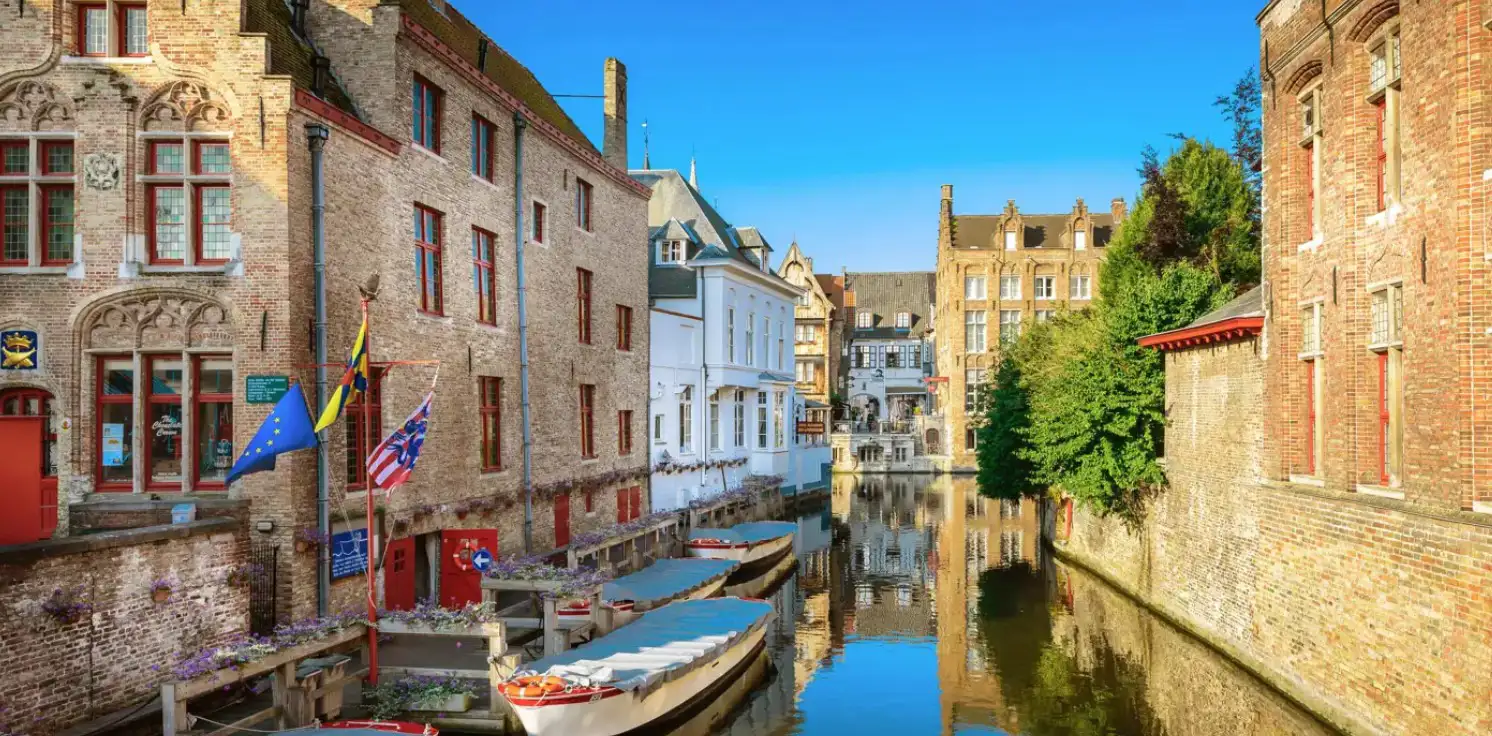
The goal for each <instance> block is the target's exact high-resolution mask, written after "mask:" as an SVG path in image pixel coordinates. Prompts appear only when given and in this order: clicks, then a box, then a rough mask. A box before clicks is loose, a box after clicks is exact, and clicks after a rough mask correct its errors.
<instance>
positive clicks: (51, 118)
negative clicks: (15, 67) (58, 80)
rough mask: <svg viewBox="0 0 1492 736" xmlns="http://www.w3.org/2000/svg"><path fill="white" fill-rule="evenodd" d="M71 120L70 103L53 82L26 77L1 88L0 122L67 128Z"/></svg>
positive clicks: (15, 124)
mask: <svg viewBox="0 0 1492 736" xmlns="http://www.w3.org/2000/svg"><path fill="white" fill-rule="evenodd" d="M72 120H73V108H72V105H71V104H69V103H68V102H67V98H66V97H65V96H63V95H62V94H61V93H60V92H58V91H57V88H56V87H55V86H53V85H50V84H47V83H45V82H38V81H35V80H27V81H24V82H17V83H16V84H13V85H11V86H10V87H8V88H6V89H5V90H4V91H0V125H4V126H5V127H11V128H24V129H26V130H59V129H63V128H67V127H70V126H71V125H72Z"/></svg>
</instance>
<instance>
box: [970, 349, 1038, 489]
mask: <svg viewBox="0 0 1492 736" xmlns="http://www.w3.org/2000/svg"><path fill="white" fill-rule="evenodd" d="M981 395H987V396H988V398H987V399H985V400H984V402H983V403H984V406H983V407H981V409H982V413H983V416H984V421H985V424H984V426H983V428H982V429H981V431H980V434H981V436H980V442H979V446H978V449H976V450H975V457H976V459H977V460H978V463H979V487H980V488H981V489H987V491H986V495H989V496H993V497H995V498H1020V497H1021V496H1023V495H1025V494H1027V493H1029V492H1030V491H1031V462H1030V461H1029V460H1027V459H1026V457H1025V456H1024V455H1022V454H1021V453H1020V449H1021V447H1022V444H1023V436H1024V433H1025V431H1026V428H1027V427H1029V426H1030V423H1031V421H1030V411H1029V407H1028V405H1027V402H1026V390H1025V389H1024V388H1022V387H1021V385H1020V368H1018V367H1016V363H1015V359H1014V358H1013V357H1006V358H1005V359H1003V360H1001V361H1000V367H999V368H998V369H997V370H996V372H995V379H994V381H993V382H992V383H991V384H989V385H986V386H985V387H984V389H983V390H982V391H981Z"/></svg>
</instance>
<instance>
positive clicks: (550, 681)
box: [502, 675, 565, 698]
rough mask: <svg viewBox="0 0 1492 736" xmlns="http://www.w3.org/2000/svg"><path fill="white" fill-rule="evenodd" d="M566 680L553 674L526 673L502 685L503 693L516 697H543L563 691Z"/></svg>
mask: <svg viewBox="0 0 1492 736" xmlns="http://www.w3.org/2000/svg"><path fill="white" fill-rule="evenodd" d="M564 689H565V681H564V680H562V679H560V678H558V677H555V676H553V675H548V676H543V675H526V676H524V677H518V678H514V679H512V680H509V681H507V682H505V683H503V685H502V692H503V695H507V696H509V697H514V698H542V697H544V696H546V695H553V694H555V693H558V692H563V691H564Z"/></svg>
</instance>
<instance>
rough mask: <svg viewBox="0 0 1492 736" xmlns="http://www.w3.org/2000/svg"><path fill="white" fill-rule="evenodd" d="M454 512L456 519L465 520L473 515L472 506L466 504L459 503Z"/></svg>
mask: <svg viewBox="0 0 1492 736" xmlns="http://www.w3.org/2000/svg"><path fill="white" fill-rule="evenodd" d="M453 510H454V511H455V512H456V518H458V519H465V518H466V515H467V514H469V513H471V504H468V503H466V502H462V503H458V504H456V508H455V509H453Z"/></svg>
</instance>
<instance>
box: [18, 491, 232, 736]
mask: <svg viewBox="0 0 1492 736" xmlns="http://www.w3.org/2000/svg"><path fill="white" fill-rule="evenodd" d="M242 529H243V527H242V525H240V524H239V523H238V522H236V521H234V520H232V519H211V520H204V521H197V522H192V523H190V524H183V525H176V526H157V527H147V528H141V529H133V530H129V531H124V532H108V533H103V534H97V535H92V536H87V537H77V538H71V539H65V540H52V541H47V542H38V543H35V544H29V545H17V546H12V547H7V548H5V550H4V551H3V552H0V662H3V663H4V666H5V675H4V677H0V732H3V733H22V734H24V733H30V734H41V733H50V732H53V731H56V730H59V729H62V728H66V727H68V726H71V725H73V724H76V723H80V722H82V721H85V720H87V719H89V718H95V717H98V716H100V715H104V714H106V713H110V712H113V711H116V710H120V709H123V708H128V707H132V706H134V705H136V704H138V703H140V702H142V701H144V700H146V699H148V698H150V697H151V695H152V694H153V693H154V692H155V686H156V685H157V684H158V681H159V677H160V676H159V674H158V673H156V672H154V671H152V670H151V668H152V667H154V666H156V665H164V664H168V663H169V662H171V661H172V659H173V658H174V657H175V656H176V655H178V654H181V653H185V652H192V651H196V650H198V649H201V648H203V647H206V646H211V645H214V644H217V643H219V642H222V641H224V640H227V639H229V638H232V637H233V636H235V635H239V634H242V633H244V632H245V631H246V630H247V628H248V619H247V615H246V612H247V611H248V594H247V591H246V590H244V589H240V588H232V587H229V586H228V585H227V583H226V578H227V575H228V572H229V571H230V570H231V569H233V568H234V567H236V566H238V565H241V564H243V563H244V562H245V561H246V559H247V555H248V540H247V539H246V538H245V536H244V532H243V531H242ZM160 578H168V579H170V580H172V581H173V588H172V596H171V599H170V600H169V601H167V602H165V603H155V602H154V601H153V600H152V597H151V583H152V581H154V580H156V579H160ZM59 585H61V586H64V587H66V588H68V589H72V588H74V587H77V586H81V587H82V592H81V594H80V600H86V601H88V602H90V603H91V604H92V605H93V613H92V615H91V616H85V617H83V618H82V619H81V620H79V621H77V622H76V623H71V624H62V623H59V622H57V621H56V620H54V619H53V618H52V617H50V616H49V615H47V614H46V613H43V612H42V610H41V606H42V604H43V603H44V602H45V601H47V600H48V599H49V598H50V597H51V596H52V594H53V591H54V590H56V589H57V588H58V586H59Z"/></svg>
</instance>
